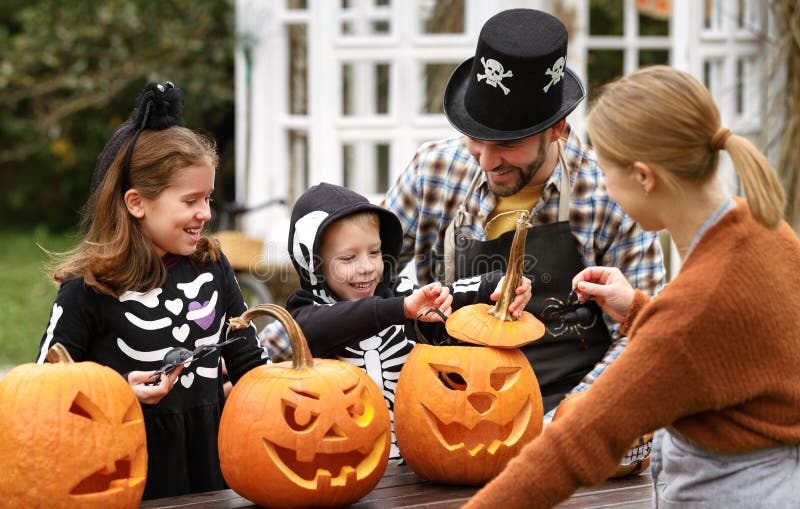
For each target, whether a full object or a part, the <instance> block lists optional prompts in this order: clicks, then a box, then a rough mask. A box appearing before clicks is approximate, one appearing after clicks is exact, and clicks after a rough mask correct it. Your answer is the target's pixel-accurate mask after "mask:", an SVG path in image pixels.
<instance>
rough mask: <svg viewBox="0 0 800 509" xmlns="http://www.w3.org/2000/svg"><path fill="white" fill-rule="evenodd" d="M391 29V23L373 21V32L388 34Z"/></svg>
mask: <svg viewBox="0 0 800 509" xmlns="http://www.w3.org/2000/svg"><path fill="white" fill-rule="evenodd" d="M391 29H392V25H391V23H389V22H388V21H373V22H372V33H373V34H388V33H389V32H390V31H391Z"/></svg>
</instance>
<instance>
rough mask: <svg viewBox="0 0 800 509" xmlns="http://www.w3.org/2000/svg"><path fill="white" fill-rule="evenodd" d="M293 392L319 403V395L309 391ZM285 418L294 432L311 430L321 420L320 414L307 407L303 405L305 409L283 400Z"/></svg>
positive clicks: (298, 390) (294, 390)
mask: <svg viewBox="0 0 800 509" xmlns="http://www.w3.org/2000/svg"><path fill="white" fill-rule="evenodd" d="M291 390H292V392H294V393H295V394H298V395H300V396H303V397H305V398H309V399H312V400H314V401H319V394H314V393H311V392H307V391H302V390H300V389H295V388H292V389H291ZM301 401H302V400H301ZM282 402H283V418H284V419H285V420H286V424H288V425H289V427H290V428H292V429H293V430H294V431H298V432H299V431H306V430H309V429H311V428H312V427H313V426H314V424H316V423H317V419H318V418H319V413H318V412H312V411H311V410H309V409H308V408H305V405H301V406H302V407H303V408H301V407H299V406H298V405H295V404H294V403H293V402H291V401H289V400H287V399H283V400H282Z"/></svg>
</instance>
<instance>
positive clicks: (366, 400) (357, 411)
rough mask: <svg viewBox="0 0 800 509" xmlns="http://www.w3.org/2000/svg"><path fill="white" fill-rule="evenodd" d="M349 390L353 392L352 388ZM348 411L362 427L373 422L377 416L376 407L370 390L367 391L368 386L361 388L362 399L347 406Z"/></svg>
mask: <svg viewBox="0 0 800 509" xmlns="http://www.w3.org/2000/svg"><path fill="white" fill-rule="evenodd" d="M347 392H352V389H351V390H350V391H347ZM347 413H348V414H350V417H351V418H352V419H353V420H354V421H355V423H356V424H357V425H358V426H360V427H362V428H363V427H365V426H367V425H369V423H371V422H372V420H373V418H374V417H375V407H374V406H372V401H371V400H370V397H369V391H367V388H366V387H362V388H361V399H359V400H358V401H357V402H356V403H354V404H352V405H350V406H349V407H347Z"/></svg>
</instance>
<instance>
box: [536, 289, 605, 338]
mask: <svg viewBox="0 0 800 509" xmlns="http://www.w3.org/2000/svg"><path fill="white" fill-rule="evenodd" d="M545 302H548V303H549V304H547V305H546V306H545V307H544V309H542V313H541V315H540V317H541V318H542V321H544V323H545V328H546V329H547V332H549V333H550V334H551V335H552V336H553V337H558V336H561V335H562V334H565V333H567V332H574V333H576V334H578V335H580V334H581V332H583V331H585V330H589V329H591V328H592V327H594V324H595V323H597V315H596V314H595V313H592V310H591V309H589V308H588V307H587V306H586V305H585V304H581V303H580V302H578V297H577V295H575V289H574V288H573V289H572V291H571V292H569V295H567V299H566V301H563V300H561V299H557V298H555V297H548V298H546V299H545ZM549 324H555V325H554V326H553V327H551V326H550V325H549Z"/></svg>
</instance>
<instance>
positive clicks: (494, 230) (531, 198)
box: [486, 184, 545, 240]
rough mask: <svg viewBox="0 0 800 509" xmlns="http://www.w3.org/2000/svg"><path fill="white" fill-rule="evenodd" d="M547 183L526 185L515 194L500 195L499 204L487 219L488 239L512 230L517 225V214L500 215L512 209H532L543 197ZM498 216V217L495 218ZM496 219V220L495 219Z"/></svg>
mask: <svg viewBox="0 0 800 509" xmlns="http://www.w3.org/2000/svg"><path fill="white" fill-rule="evenodd" d="M544 186H545V184H540V185H538V186H525V187H523V188H522V189H520V190H519V192H518V193H517V194H515V195H513V196H498V197H497V206H496V207H495V208H494V210H493V211H492V213H491V214H489V217H488V218H487V220H486V239H487V240H492V239H496V238H497V237H499V236H500V235H502V234H504V233H505V232H508V231H511V230H513V229H514V228H516V226H517V219H519V216H518V215H517V214H506V215H505V216H500V217H497V216H499V215H500V214H502V213H503V212H511V211H512V210H528V211H530V210H531V209H532V208H533V206H534V205H535V204H536V202H537V201H539V198H541V197H542V191H544ZM495 218H497V219H495ZM493 219H494V220H493Z"/></svg>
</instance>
